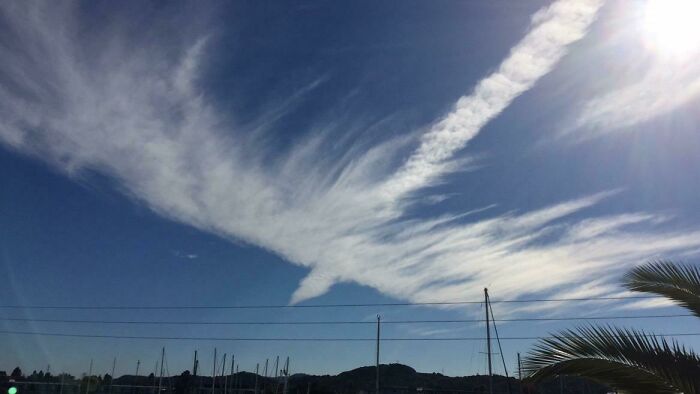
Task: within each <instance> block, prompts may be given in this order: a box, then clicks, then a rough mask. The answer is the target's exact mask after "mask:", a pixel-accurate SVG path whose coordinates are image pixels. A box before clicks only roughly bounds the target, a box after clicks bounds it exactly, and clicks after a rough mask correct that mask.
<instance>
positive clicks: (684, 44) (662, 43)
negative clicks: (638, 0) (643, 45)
mask: <svg viewBox="0 0 700 394" xmlns="http://www.w3.org/2000/svg"><path fill="white" fill-rule="evenodd" d="M644 14H645V15H644V19H645V21H644V24H645V30H646V32H647V34H648V38H649V41H650V43H651V44H652V46H653V47H654V48H655V49H657V50H658V51H661V52H666V53H669V54H672V55H676V56H684V55H690V54H692V53H694V52H696V51H698V50H699V49H700V0H649V1H648V3H647V5H646V9H645V12H644Z"/></svg>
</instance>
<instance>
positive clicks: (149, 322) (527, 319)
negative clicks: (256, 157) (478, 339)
mask: <svg viewBox="0 0 700 394" xmlns="http://www.w3.org/2000/svg"><path fill="white" fill-rule="evenodd" d="M682 317H695V315H693V314H672V315H639V316H581V317H573V316H569V317H525V318H512V319H493V320H492V321H496V322H530V321H580V320H625V319H670V318H682ZM0 321H10V322H31V323H71V324H142V325H225V326H226V325H251V326H256V325H259V326H264V325H346V324H347V325H350V324H364V325H373V324H376V322H372V321H365V320H315V321H196V320H190V321H183V320H180V321H157V320H73V319H35V318H14V317H0ZM484 321H485V320H484V319H451V320H386V321H382V324H421V323H441V324H442V323H479V322H484Z"/></svg>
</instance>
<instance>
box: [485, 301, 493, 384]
mask: <svg viewBox="0 0 700 394" xmlns="http://www.w3.org/2000/svg"><path fill="white" fill-rule="evenodd" d="M484 309H486V356H487V357H488V363H489V394H493V369H492V366H491V326H490V325H489V289H487V288H484Z"/></svg>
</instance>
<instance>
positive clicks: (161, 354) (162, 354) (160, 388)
mask: <svg viewBox="0 0 700 394" xmlns="http://www.w3.org/2000/svg"><path fill="white" fill-rule="evenodd" d="M163 360H165V346H163V350H162V351H161V353H160V375H158V376H159V378H158V394H160V391H161V390H162V387H163V364H164V363H163Z"/></svg>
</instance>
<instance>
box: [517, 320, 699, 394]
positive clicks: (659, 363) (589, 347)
mask: <svg viewBox="0 0 700 394" xmlns="http://www.w3.org/2000/svg"><path fill="white" fill-rule="evenodd" d="M523 365H524V368H525V371H526V372H527V374H528V375H529V378H528V379H529V380H531V381H533V382H534V383H537V382H540V381H542V380H544V379H547V378H550V377H555V376H558V375H576V376H582V377H586V378H590V379H593V380H596V381H599V382H601V383H604V384H607V385H610V386H612V387H615V388H617V389H619V390H622V391H624V392H629V393H660V394H661V393H678V392H683V393H686V394H690V393H700V357H698V355H696V354H695V353H694V352H692V351H690V350H686V349H685V348H684V347H683V346H681V345H679V344H678V343H677V342H675V341H667V340H665V339H663V338H659V337H657V336H654V335H648V334H646V333H644V332H643V331H636V330H630V329H620V328H613V327H595V326H591V327H583V328H579V329H577V330H566V331H563V332H561V333H560V334H557V335H554V336H552V337H551V338H546V339H542V340H540V342H539V343H538V344H537V345H536V346H535V349H534V350H533V351H532V352H530V354H528V356H527V357H526V358H525V362H524V364H523Z"/></svg>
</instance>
